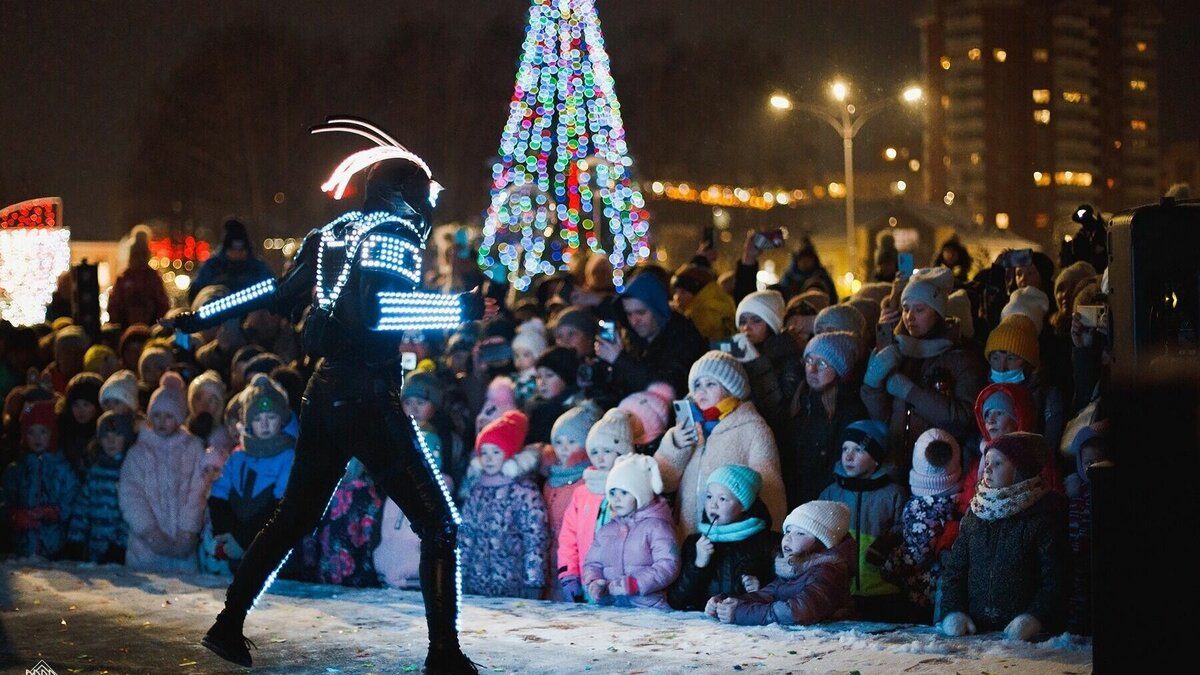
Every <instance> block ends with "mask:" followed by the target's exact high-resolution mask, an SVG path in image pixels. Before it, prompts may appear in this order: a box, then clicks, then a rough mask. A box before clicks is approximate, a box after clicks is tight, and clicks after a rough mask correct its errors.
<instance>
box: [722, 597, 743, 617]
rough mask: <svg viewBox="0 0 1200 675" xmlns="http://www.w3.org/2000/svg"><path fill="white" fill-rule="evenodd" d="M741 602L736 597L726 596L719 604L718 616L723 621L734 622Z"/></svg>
mask: <svg viewBox="0 0 1200 675" xmlns="http://www.w3.org/2000/svg"><path fill="white" fill-rule="evenodd" d="M740 604H741V603H740V602H739V601H738V600H737V599H736V598H725V599H724V600H722V601H721V603H720V604H719V605H717V618H718V619H720V620H721V623H733V620H734V618H736V616H735V615H736V613H737V608H738V605H740Z"/></svg>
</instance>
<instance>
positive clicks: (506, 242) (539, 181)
mask: <svg viewBox="0 0 1200 675" xmlns="http://www.w3.org/2000/svg"><path fill="white" fill-rule="evenodd" d="M631 165H632V161H631V160H630V159H629V154H628V149H627V147H626V145H625V128H624V125H623V123H622V121H621V105H620V103H619V102H618V101H617V95H616V91H615V90H614V88H613V78H612V74H611V73H610V71H609V60H608V53H607V52H606V51H605V48H604V37H603V36H602V35H601V33H600V19H599V17H598V16H597V14H596V7H595V4H594V2H593V0H533V4H532V5H531V7H530V9H529V25H528V27H527V29H526V32H525V43H524V46H523V48H522V54H521V63H520V66H519V67H518V69H517V81H516V88H515V89H514V91H513V97H512V102H511V103H510V104H509V117H508V122H507V123H506V124H505V127H504V133H503V134H502V135H501V137H500V157H499V160H498V161H497V162H496V163H495V164H494V165H493V166H492V190H491V204H490V205H489V207H488V211H487V217H486V220H485V222H484V226H483V242H482V245H481V246H480V248H479V265H480V267H482V268H483V269H485V270H489V271H490V272H492V273H493V274H503V275H506V276H507V278H508V280H509V282H510V283H512V284H513V285H514V286H515V287H516V288H517V289H518V290H525V289H527V288H528V287H529V284H530V282H531V281H532V279H533V277H535V276H537V275H539V274H552V273H554V272H555V271H557V270H560V269H565V268H566V267H567V266H568V264H569V263H570V262H571V259H572V257H574V256H575V255H577V254H578V252H579V249H580V247H581V246H583V245H586V246H587V248H588V249H590V250H591V251H593V252H595V253H598V254H602V255H607V256H608V259H609V261H610V262H611V263H612V268H613V282H614V283H615V284H616V286H617V288H618V289H620V288H621V287H622V277H623V276H624V272H625V269H626V268H627V267H629V266H631V265H634V264H636V263H637V262H638V261H639V260H642V259H644V258H646V257H648V256H649V255H650V247H649V244H648V240H647V234H648V232H649V227H650V223H649V219H648V216H647V213H646V210H645V201H644V200H643V198H642V194H641V192H640V191H639V190H638V189H637V187H636V186H635V185H634V183H633V181H632V180H631V176H630V167H631Z"/></svg>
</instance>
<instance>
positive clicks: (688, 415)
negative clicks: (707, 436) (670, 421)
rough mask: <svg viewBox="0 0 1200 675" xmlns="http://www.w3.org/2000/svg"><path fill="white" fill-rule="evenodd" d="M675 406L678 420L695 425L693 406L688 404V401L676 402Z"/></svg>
mask: <svg viewBox="0 0 1200 675" xmlns="http://www.w3.org/2000/svg"><path fill="white" fill-rule="evenodd" d="M674 406H675V419H676V420H681V419H682V420H687V421H688V424H694V423H695V420H694V419H693V418H692V405H691V404H690V403H688V401H687V399H683V400H681V401H675V402H674Z"/></svg>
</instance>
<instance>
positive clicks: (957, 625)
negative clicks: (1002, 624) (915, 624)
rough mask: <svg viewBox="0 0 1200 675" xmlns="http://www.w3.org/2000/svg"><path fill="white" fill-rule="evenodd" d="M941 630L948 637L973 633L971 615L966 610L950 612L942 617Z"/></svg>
mask: <svg viewBox="0 0 1200 675" xmlns="http://www.w3.org/2000/svg"><path fill="white" fill-rule="evenodd" d="M1018 618H1019V617H1018ZM1014 621H1015V619H1014ZM1010 625H1011V624H1010ZM942 632H943V633H945V634H946V635H949V636H950V637H958V636H960V635H973V634H974V633H975V622H974V621H972V620H971V617H969V616H967V613H966V612H951V613H949V614H947V615H946V618H944V619H942Z"/></svg>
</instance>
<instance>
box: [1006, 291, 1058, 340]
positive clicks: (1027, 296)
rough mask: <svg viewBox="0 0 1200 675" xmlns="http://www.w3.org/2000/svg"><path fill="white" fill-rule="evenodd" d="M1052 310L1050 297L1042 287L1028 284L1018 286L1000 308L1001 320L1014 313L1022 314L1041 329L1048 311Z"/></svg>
mask: <svg viewBox="0 0 1200 675" xmlns="http://www.w3.org/2000/svg"><path fill="white" fill-rule="evenodd" d="M1048 311H1050V298H1048V297H1046V293H1045V292H1044V291H1042V289H1040V288H1034V287H1033V286H1026V287H1025V288H1018V289H1017V290H1015V291H1013V292H1012V295H1010V296H1008V304H1007V305H1005V306H1004V309H1002V310H1000V320H1001V321H1003V320H1005V319H1007V318H1008V317H1009V316H1011V315H1013V314H1020V315H1022V316H1024V317H1026V318H1027V319H1029V320H1030V321H1032V322H1033V325H1034V327H1036V328H1037V329H1038V330H1039V331H1040V330H1041V329H1042V321H1043V320H1044V319H1045V318H1046V312H1048Z"/></svg>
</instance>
